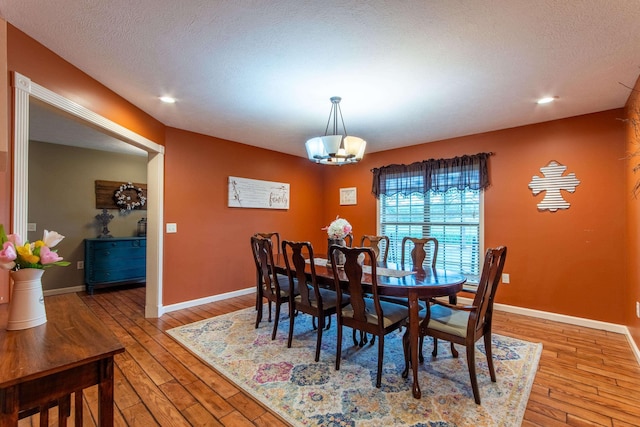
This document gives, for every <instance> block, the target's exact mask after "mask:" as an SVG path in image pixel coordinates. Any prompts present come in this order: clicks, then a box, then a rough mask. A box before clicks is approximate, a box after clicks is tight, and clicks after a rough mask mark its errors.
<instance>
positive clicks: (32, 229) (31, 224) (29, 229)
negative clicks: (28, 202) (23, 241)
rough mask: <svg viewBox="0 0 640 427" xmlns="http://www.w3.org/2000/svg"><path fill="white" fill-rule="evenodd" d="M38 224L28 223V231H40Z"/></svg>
mask: <svg viewBox="0 0 640 427" xmlns="http://www.w3.org/2000/svg"><path fill="white" fill-rule="evenodd" d="M36 228H37V227H36V223H35V222H28V223H27V231H38V230H37V229H36Z"/></svg>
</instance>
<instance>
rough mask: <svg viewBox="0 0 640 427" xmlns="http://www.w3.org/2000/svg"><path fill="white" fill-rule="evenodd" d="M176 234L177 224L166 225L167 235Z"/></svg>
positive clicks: (169, 223)
mask: <svg viewBox="0 0 640 427" xmlns="http://www.w3.org/2000/svg"><path fill="white" fill-rule="evenodd" d="M177 232H178V224H176V223H175V222H168V223H167V233H177Z"/></svg>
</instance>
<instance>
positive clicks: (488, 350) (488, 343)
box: [484, 332, 496, 383]
mask: <svg viewBox="0 0 640 427" xmlns="http://www.w3.org/2000/svg"><path fill="white" fill-rule="evenodd" d="M484 352H485V353H486V354H487V366H488V367H489V375H491V381H492V382H494V383H495V382H496V370H495V369H494V368H493V354H492V352H491V334H490V333H488V332H487V333H485V334H484Z"/></svg>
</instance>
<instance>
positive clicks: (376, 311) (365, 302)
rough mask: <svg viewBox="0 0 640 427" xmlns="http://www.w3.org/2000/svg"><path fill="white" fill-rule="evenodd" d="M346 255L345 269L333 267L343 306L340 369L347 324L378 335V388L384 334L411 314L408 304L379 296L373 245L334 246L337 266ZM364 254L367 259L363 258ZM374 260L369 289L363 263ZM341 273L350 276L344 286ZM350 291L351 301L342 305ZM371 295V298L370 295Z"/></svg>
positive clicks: (338, 348)
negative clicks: (395, 302) (340, 257)
mask: <svg viewBox="0 0 640 427" xmlns="http://www.w3.org/2000/svg"><path fill="white" fill-rule="evenodd" d="M339 253H342V254H344V256H345V264H344V267H343V269H339V268H335V267H334V268H333V279H334V282H335V288H336V293H337V296H338V298H337V305H338V306H339V307H342V308H341V309H339V310H338V312H337V319H338V342H337V345H336V370H339V369H340V359H341V357H342V328H343V326H347V327H350V328H353V329H354V330H359V331H361V332H363V333H365V334H366V333H368V334H372V335H374V336H377V337H378V370H377V375H376V387H377V388H380V385H381V382H382V366H383V360H384V336H385V335H387V334H388V333H390V332H392V331H395V330H397V329H399V328H400V326H402V325H403V324H404V323H405V322H406V320H407V318H408V317H409V310H408V308H407V307H406V306H403V305H398V304H394V303H391V302H385V301H381V300H380V298H379V296H378V282H377V272H376V262H375V253H374V251H373V250H372V249H371V248H359V247H356V248H348V247H345V246H336V245H333V246H331V257H332V262H333V263H334V264H333V265H336V264H335V263H336V262H337V258H338V254H339ZM361 254H364V257H365V259H364V260H361V259H359V256H360V255H361ZM367 262H368V263H370V265H371V274H370V275H367V277H368V278H370V279H371V286H370V289H369V286H367V288H366V289H365V287H363V281H362V270H363V264H365V263H367ZM341 275H344V276H346V284H345V285H342V283H343V280H341V277H340V276H341ZM347 294H348V295H349V299H350V302H349V304H348V305H346V306H344V307H343V306H342V304H343V301H344V300H345V298H346V296H347ZM366 294H370V295H371V298H367V297H366Z"/></svg>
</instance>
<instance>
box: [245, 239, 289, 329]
mask: <svg viewBox="0 0 640 427" xmlns="http://www.w3.org/2000/svg"><path fill="white" fill-rule="evenodd" d="M251 249H252V251H253V254H254V258H255V261H256V266H257V268H258V269H259V270H260V276H261V280H260V295H261V297H260V299H261V301H260V304H259V305H258V314H257V316H256V328H257V327H258V326H259V324H260V321H261V320H262V305H263V304H262V298H266V299H267V301H269V322H271V303H273V304H275V306H276V312H275V320H274V323H273V332H272V334H271V339H272V340H274V339H275V338H276V332H277V330H278V321H279V320H280V306H281V305H282V304H285V303H288V302H289V298H291V296H292V295H294V296H295V291H296V288H295V284H294V286H293V287H291V286H290V283H289V278H288V277H284V279H285V280H284V281H283V280H279V278H278V274H277V273H276V270H275V268H273V266H274V265H275V263H274V262H273V246H272V244H271V240H270V239H264V238H261V237H257V236H251ZM289 315H290V316H291V315H292V314H291V313H289Z"/></svg>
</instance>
